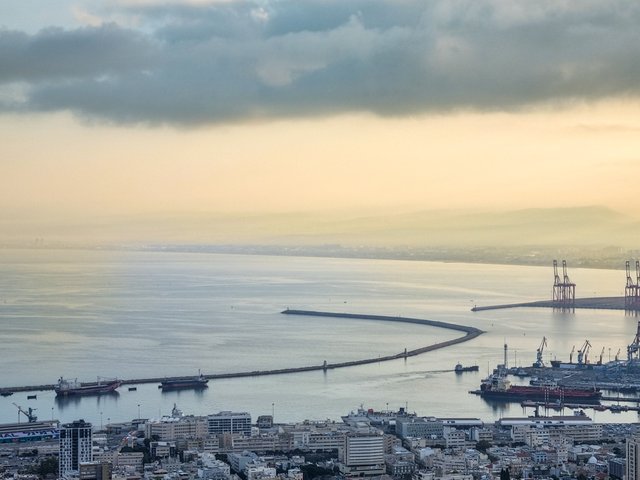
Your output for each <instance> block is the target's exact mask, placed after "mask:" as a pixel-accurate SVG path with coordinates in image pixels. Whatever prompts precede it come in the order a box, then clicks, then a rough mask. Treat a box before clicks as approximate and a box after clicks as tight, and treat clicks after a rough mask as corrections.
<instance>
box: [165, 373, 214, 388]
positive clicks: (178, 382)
mask: <svg viewBox="0 0 640 480" xmlns="http://www.w3.org/2000/svg"><path fill="white" fill-rule="evenodd" d="M208 382H209V380H207V379H206V378H205V377H204V375H202V374H201V373H200V374H199V375H198V376H197V377H187V378H172V379H167V380H164V381H163V382H162V383H161V384H160V385H158V388H161V389H162V391H163V392H165V391H168V390H183V389H188V388H191V389H197V390H200V389H203V388H208V387H209V386H208V385H207V383H208Z"/></svg>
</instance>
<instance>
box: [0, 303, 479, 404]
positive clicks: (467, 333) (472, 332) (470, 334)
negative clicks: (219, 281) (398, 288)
mask: <svg viewBox="0 0 640 480" xmlns="http://www.w3.org/2000/svg"><path fill="white" fill-rule="evenodd" d="M281 313H282V314H285V315H301V316H310V317H334V318H348V319H356V320H373V321H384V322H398V323H409V324H417V325H426V326H431V327H438V328H444V329H449V330H455V331H459V332H464V335H463V336H461V337H458V338H454V339H452V340H446V341H444V342H438V343H434V344H431V345H427V346H424V347H420V348H416V349H412V350H407V349H406V348H405V349H404V351H402V352H400V353H395V354H391V355H384V356H378V357H371V358H363V359H360V360H351V361H347V362H335V363H329V362H327V361H326V360H325V361H324V362H323V363H322V364H320V365H308V366H302V367H289V368H279V369H271V370H251V371H245V372H232V373H217V374H201V375H200V377H201V378H202V379H203V380H221V379H232V378H242V377H258V376H264V375H287V374H294V373H301V372H312V371H319V370H321V371H326V370H333V369H338V368H347V367H355V366H358V365H367V364H371V363H379V362H388V361H391V360H398V359H402V358H408V357H414V356H416V355H421V354H423V353H427V352H432V351H435V350H439V349H441V348H445V347H448V346H451V345H456V344H459V343H463V342H467V341H469V340H472V339H474V338H476V337H478V336H479V335H482V333H484V332H483V331H482V330H480V329H478V328H475V327H469V326H465V325H458V324H454V323H447V322H441V321H436V320H426V319H420V318H406V317H391V316H385V315H367V314H358V313H334V312H319V311H311V310H292V309H285V310H284V311H282V312H281ZM193 378H194V377H192V376H174V377H150V378H134V379H125V380H118V384H119V385H118V386H120V385H139V384H147V383H159V384H160V386H162V385H163V384H170V383H174V384H180V383H181V382H184V383H187V384H189V382H192V380H193ZM61 380H62V379H61ZM82 386H83V388H86V389H91V388H92V387H96V388H97V387H99V381H96V382H83V383H82ZM57 387H58V385H57V384H47V385H24V386H15V387H2V388H0V395H4V394H11V393H13V392H34V391H47V390H55V389H56V388H57ZM163 390H164V389H163Z"/></svg>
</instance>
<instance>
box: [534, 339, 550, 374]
mask: <svg viewBox="0 0 640 480" xmlns="http://www.w3.org/2000/svg"><path fill="white" fill-rule="evenodd" d="M546 346H547V337H542V342H540V346H539V347H538V350H536V361H535V363H534V364H533V366H534V367H536V368H543V367H544V360H543V359H542V352H544V347H546Z"/></svg>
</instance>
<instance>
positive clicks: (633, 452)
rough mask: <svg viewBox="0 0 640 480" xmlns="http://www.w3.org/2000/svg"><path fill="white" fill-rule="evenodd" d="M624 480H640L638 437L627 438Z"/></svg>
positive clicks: (639, 439) (636, 435) (639, 440)
mask: <svg viewBox="0 0 640 480" xmlns="http://www.w3.org/2000/svg"><path fill="white" fill-rule="evenodd" d="M625 473H626V475H625V479H626V480H640V435H638V434H635V435H633V436H631V437H629V438H627V466H626V468H625Z"/></svg>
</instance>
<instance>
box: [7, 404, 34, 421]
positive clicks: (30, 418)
mask: <svg viewBox="0 0 640 480" xmlns="http://www.w3.org/2000/svg"><path fill="white" fill-rule="evenodd" d="M12 403H13V404H14V405H15V407H16V408H17V409H18V423H20V414H21V413H22V414H23V415H24V416H25V417H27V420H28V421H29V423H34V422H36V421H38V417H37V416H36V415H35V414H34V413H33V412H34V411H35V410H36V409H35V408H31V407H29V408H28V409H27V410H26V411H25V410H23V409H22V407H21V406H20V405H18V404H17V403H15V402H12Z"/></svg>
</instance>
